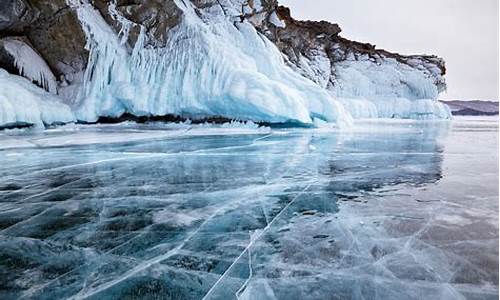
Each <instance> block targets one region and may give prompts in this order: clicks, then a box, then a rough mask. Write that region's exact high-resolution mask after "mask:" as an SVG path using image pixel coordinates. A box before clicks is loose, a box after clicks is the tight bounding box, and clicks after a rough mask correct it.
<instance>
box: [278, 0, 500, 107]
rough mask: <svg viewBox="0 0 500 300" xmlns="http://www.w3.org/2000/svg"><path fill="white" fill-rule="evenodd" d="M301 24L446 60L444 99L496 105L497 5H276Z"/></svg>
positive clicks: (319, 0) (461, 0) (454, 0)
mask: <svg viewBox="0 0 500 300" xmlns="http://www.w3.org/2000/svg"><path fill="white" fill-rule="evenodd" d="M279 2H280V4H282V5H285V6H288V7H290V8H291V12H292V16H293V17H294V18H295V19H300V20H327V21H331V22H334V23H338V24H339V25H340V27H341V28H342V33H341V35H342V36H343V37H346V38H349V39H353V40H357V41H360V42H368V43H371V44H375V45H376V46H377V48H382V49H386V50H389V51H395V52H398V53H401V54H435V55H438V56H440V57H443V58H444V59H445V61H446V67H447V75H446V80H447V83H448V91H447V92H445V93H443V94H442V95H441V98H442V99H446V100H453V99H458V100H472V99H478V100H493V101H498V84H499V83H498V80H499V78H498V0H406V1H404V0H380V1H374V0H279Z"/></svg>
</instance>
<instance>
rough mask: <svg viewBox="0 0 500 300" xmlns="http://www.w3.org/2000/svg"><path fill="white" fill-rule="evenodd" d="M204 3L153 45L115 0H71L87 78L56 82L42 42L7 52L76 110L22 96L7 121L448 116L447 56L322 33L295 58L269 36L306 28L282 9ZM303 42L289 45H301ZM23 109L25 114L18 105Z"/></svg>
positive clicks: (15, 45) (184, 8)
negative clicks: (393, 51)
mask: <svg viewBox="0 0 500 300" xmlns="http://www.w3.org/2000/svg"><path fill="white" fill-rule="evenodd" d="M195 3H196V2H192V1H188V0H172V3H170V4H172V5H174V6H175V9H173V10H176V9H178V10H179V16H178V17H179V20H177V19H175V22H177V21H178V23H176V25H172V26H170V25H168V26H167V25H166V26H165V27H161V26H160V27H158V26H156V27H155V28H154V30H164V34H165V35H164V37H165V41H164V44H161V46H158V45H156V44H155V41H153V42H151V37H152V36H151V32H150V31H151V28H147V27H146V26H145V25H144V24H139V23H134V22H133V21H131V20H129V19H127V18H126V17H125V16H124V15H122V13H121V11H120V10H119V9H117V7H116V3H115V2H114V1H111V2H110V3H109V4H108V7H107V8H103V7H100V9H107V10H108V11H107V12H105V13H103V14H104V15H106V16H108V17H109V18H111V19H113V20H112V21H111V22H110V20H109V18H105V17H103V14H102V11H98V10H97V9H96V8H95V7H94V5H93V4H91V2H89V1H88V0H67V4H68V5H69V6H70V7H71V9H73V10H74V11H75V12H76V15H77V18H78V20H77V23H78V21H79V23H80V25H77V26H81V29H82V30H83V33H82V35H85V36H86V42H87V44H86V48H87V49H88V51H89V58H88V63H87V65H86V68H84V69H82V70H80V71H79V73H75V74H76V75H75V74H69V75H71V76H72V77H75V76H76V77H75V78H78V80H69V81H64V82H61V84H60V85H59V90H58V88H57V87H58V86H57V81H56V79H55V77H54V75H53V74H52V72H51V70H50V68H49V67H48V65H47V63H46V62H45V61H44V60H43V58H41V57H40V56H39V55H38V54H37V52H36V51H35V50H33V49H32V48H31V47H30V46H28V45H27V44H24V43H23V42H22V41H19V40H16V39H14V38H8V39H4V40H5V41H4V48H5V50H6V51H7V52H8V53H9V54H11V55H12V56H13V57H14V59H15V65H16V67H18V68H19V70H20V73H21V74H22V75H23V76H24V77H26V78H28V79H29V80H31V81H34V82H37V83H38V84H39V85H40V86H42V87H44V88H45V89H46V90H48V91H50V92H51V93H53V94H56V93H59V97H61V98H64V101H65V103H67V104H68V105H69V106H70V107H71V111H72V113H71V112H69V108H68V107H67V106H61V109H62V110H64V111H65V113H64V114H63V115H61V116H60V117H59V118H57V117H56V116H55V115H53V117H52V118H48V119H47V120H45V119H44V118H42V117H40V118H38V119H35V118H33V117H32V116H34V115H37V114H38V113H37V109H34V111H28V110H32V108H31V106H20V105H18V103H22V102H16V103H15V104H16V107H17V109H16V111H17V113H16V114H11V113H6V112H7V111H10V112H12V111H14V110H12V107H13V105H14V104H13V102H12V100H5V101H4V102H5V104H4V105H2V108H1V109H2V110H3V112H4V117H3V118H4V120H6V121H5V122H3V121H2V122H1V123H0V125H2V124H7V123H11V122H18V123H22V122H24V123H28V124H32V123H33V124H42V123H51V122H52V123H53V122H56V121H57V122H62V123H63V122H65V120H74V119H76V120H78V121H83V122H96V121H98V119H99V118H100V117H111V118H115V117H120V116H121V115H123V114H125V113H127V114H131V115H134V116H166V115H177V116H182V117H185V118H191V119H195V118H201V119H203V118H206V117H214V116H217V117H225V118H228V119H235V120H243V121H245V120H252V121H254V122H269V123H283V122H299V123H305V124H312V125H314V124H319V123H322V122H328V123H333V124H336V125H337V126H339V127H342V126H345V125H349V124H351V122H352V119H353V118H412V119H430V118H449V117H450V112H449V110H448V109H447V107H446V106H445V105H443V104H440V103H439V102H437V101H436V99H437V97H438V95H439V93H440V92H441V91H442V89H443V87H444V86H445V84H444V79H443V78H442V73H444V72H442V70H441V69H440V66H441V63H440V61H437V62H436V61H435V60H432V59H434V58H429V57H419V56H414V57H404V56H399V55H393V56H390V55H389V56H384V55H379V54H378V53H379V52H377V51H378V50H377V51H375V52H376V53H377V55H379V56H378V58H373V57H370V56H369V55H365V54H363V55H361V54H359V53H357V52H356V51H357V50H356V47H354V46H347V52H342V51H346V50H345V49H340V48H335V47H333V48H331V49H330V48H328V49H327V47H324V45H323V44H321V43H322V42H317V39H320V40H324V39H328V38H326V37H325V35H324V34H319V35H317V36H316V35H315V37H314V38H313V42H311V45H312V46H311V45H310V46H309V47H310V49H309V50H308V55H302V54H300V53H298V54H297V57H296V59H295V61H294V62H293V63H291V62H290V57H288V56H287V55H288V54H289V53H288V54H287V53H286V51H285V52H283V49H282V48H278V46H279V41H278V40H279V39H278V40H276V39H273V37H272V36H271V35H270V32H272V30H274V32H275V33H276V32H278V31H280V30H281V31H287V30H290V29H289V28H290V27H292V29H291V30H294V29H293V28H294V26H295V27H297V25H296V24H295V23H290V20H288V19H286V18H284V17H283V15H282V14H280V13H279V11H278V8H276V7H274V8H273V7H272V5H271V6H270V4H269V3H267V2H261V1H242V0H231V1H225V3H224V5H223V4H221V3H220V2H218V4H219V5H207V6H203V8H200V7H197V6H196V5H195ZM276 5H277V4H276ZM176 13H177V12H176ZM176 17H177V16H176ZM110 23H113V25H114V27H112V26H111V25H110ZM312 23H314V22H312ZM265 24H267V25H265ZM290 24H291V25H290ZM294 24H295V25H294ZM289 25H290V26H289ZM323 25H324V24H323ZM323 25H320V27H321V26H323ZM266 26H268V27H266ZM314 26H316V25H314ZM324 26H326V25H324ZM329 26H333V27H335V26H336V25H335V26H334V25H332V24H330V25H329ZM298 27H299V28H300V26H298ZM327 27H328V26H327ZM117 28H119V29H118V30H117ZM305 28H306V29H304V30H305V33H304V32H302V31H300V30H299V35H297V36H306V37H305V39H307V36H309V34H310V33H311V32H314V29H311V28H309V27H307V26H306V27H305ZM271 29H272V30H271ZM332 30H333V29H332ZM339 30H340V29H339ZM117 31H118V33H117ZM131 33H133V34H131ZM331 38H333V37H331ZM314 39H316V40H314ZM332 43H333V44H335V43H338V41H336V40H332ZM281 46H282V45H281ZM281 46H280V47H281ZM80 47H83V46H80ZM296 48H297V47H296V46H295V48H293V46H292V50H293V51H295V50H296ZM352 49H355V50H352ZM351 50H352V51H351ZM293 51H292V52H293ZM332 51H333V52H332ZM338 51H341V52H342V53H337V52H338ZM349 51H351V52H349ZM299 52H300V51H299ZM346 53H347V54H346ZM394 56H396V57H399V58H398V59H396V58H393V57H394ZM400 59H404V60H405V61H401V60H400ZM436 59H437V58H436ZM84 70H85V71H84ZM83 72H85V73H84V74H83ZM82 74H83V75H82ZM64 75H65V77H64V78H69V77H68V74H64ZM3 76H4V77H6V76H5V75H3ZM12 78H14V77H12ZM80 78H81V80H80ZM16 80H17V79H16ZM23 88H24V90H22V91H21V93H32V90H33V89H31V88H30V89H28V90H27V89H26V86H25V85H24V84H23ZM9 90H10V88H9ZM7 92H8V91H2V93H3V94H6V93H7ZM36 94H37V95H38V94H40V95H42V94H41V93H39V92H37V93H36ZM59 97H57V96H54V100H53V101H48V100H47V101H45V102H43V103H42V102H39V101H37V105H36V107H49V106H51V103H56V102H57V101H59V100H60V99H59ZM43 98H44V99H48V98H50V97H48V96H46V95H44V96H43ZM9 99H12V95H10V98H9ZM30 99H32V98H30ZM37 99H38V98H37ZM7 101H9V102H7ZM25 101H28V100H25ZM54 101H55V102H54ZM22 109H24V110H26V111H24V112H22V113H21V110H22ZM50 111H53V110H50ZM47 113H48V112H47V111H46V114H47ZM70 114H71V117H69V115H70ZM72 114H74V117H73V115H72ZM14 115H15V116H16V117H13V116H14ZM24 116H25V117H24ZM28 116H29V117H28Z"/></svg>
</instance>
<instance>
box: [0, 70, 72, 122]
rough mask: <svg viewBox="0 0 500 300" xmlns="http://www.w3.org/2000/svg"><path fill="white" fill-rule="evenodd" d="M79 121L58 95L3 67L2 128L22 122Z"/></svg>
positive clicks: (0, 81) (0, 74)
mask: <svg viewBox="0 0 500 300" xmlns="http://www.w3.org/2000/svg"><path fill="white" fill-rule="evenodd" d="M73 121H75V117H74V115H73V113H72V112H71V109H70V107H69V106H67V105H66V104H64V103H62V102H61V100H60V98H59V97H58V96H56V95H53V94H50V93H48V92H46V91H45V90H43V89H41V88H39V87H37V86H35V85H34V84H32V83H31V82H30V81H29V80H28V79H26V78H23V77H21V76H17V75H12V74H9V73H8V72H7V71H5V70H3V69H0V128H2V127H11V126H12V127H14V126H19V125H34V126H36V127H43V126H44V125H45V124H47V125H50V124H56V123H69V122H73Z"/></svg>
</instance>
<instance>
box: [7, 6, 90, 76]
mask: <svg viewBox="0 0 500 300" xmlns="http://www.w3.org/2000/svg"><path fill="white" fill-rule="evenodd" d="M0 7H1V9H0V36H12V35H16V36H20V37H22V38H25V39H27V40H28V41H29V43H30V44H31V45H32V46H33V48H34V49H36V50H37V51H38V52H39V53H40V54H41V56H42V57H43V58H44V60H45V61H46V62H47V64H48V65H49V66H50V68H51V69H52V71H53V72H54V74H55V75H56V76H60V75H63V74H70V73H77V72H80V71H82V70H84V69H85V67H86V64H87V59H88V53H87V50H86V49H85V43H86V39H85V34H84V33H83V31H82V29H81V25H80V23H79V21H78V18H77V16H76V14H75V12H74V11H72V10H71V9H70V8H69V7H68V5H67V4H66V2H65V1H64V0H51V1H44V0H0ZM8 63H9V62H8V61H6V60H3V61H1V62H0V64H2V65H4V66H5V65H8Z"/></svg>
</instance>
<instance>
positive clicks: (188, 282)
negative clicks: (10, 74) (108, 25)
mask: <svg viewBox="0 0 500 300" xmlns="http://www.w3.org/2000/svg"><path fill="white" fill-rule="evenodd" d="M453 122H454V123H453V124H452V127H451V128H449V124H448V123H447V122H412V121H404V122H394V121H384V122H374V121H369V122H363V123H362V124H358V125H357V126H355V130H352V131H341V132H336V131H329V130H327V128H326V129H315V130H311V129H307V130H306V129H303V130H298V129H293V130H272V131H266V132H262V133H259V132H258V131H255V129H251V128H250V129H249V130H251V131H253V134H249V133H250V132H244V133H241V134H231V135H228V134H226V133H227V132H226V131H227V130H228V129H210V130H208V129H202V128H201V129H197V128H194V129H190V130H188V131H186V132H190V131H192V130H194V131H196V130H206V132H212V133H213V134H209V135H204V134H202V133H201V132H200V134H199V135H193V136H189V135H187V133H186V135H182V134H181V135H170V136H169V132H170V131H173V132H178V131H179V129H162V128H160V127H153V128H149V129H148V127H147V126H144V125H132V124H121V125H112V126H111V125H110V126H104V125H98V126H90V127H79V126H76V128H75V129H71V128H68V127H66V128H58V129H56V130H48V131H43V132H37V133H34V134H29V133H19V135H16V132H11V133H10V135H9V138H11V139H13V142H12V143H15V141H16V140H19V141H20V143H18V144H16V145H17V147H16V148H15V149H9V148H8V147H2V150H0V163H1V164H2V168H1V169H0V199H1V201H0V230H1V232H0V286H2V288H1V289H0V298H2V299H127V298H150V299H158V298H174V299H202V298H205V299H236V298H240V299H325V298H334V299H345V298H348V299H351V298H353V299H497V298H498V186H497V183H498V149H497V145H498V144H497V143H498V124H497V119H494V118H490V119H476V120H472V119H457V120H455V121H453ZM188 126H189V125H188ZM217 130H221V132H220V134H219V135H214V134H216V133H217ZM90 133H93V134H94V135H95V140H93V141H92V142H91V143H90V142H89V143H80V144H77V143H74V142H73V143H71V144H69V145H66V146H64V145H61V144H58V143H55V142H54V141H56V140H64V139H68V140H71V141H78V140H79V139H80V137H82V139H83V140H85V139H86V138H85V136H86V135H88V134H90ZM118 133H123V134H124V135H125V138H123V140H122V141H121V142H119V141H117V140H115V141H114V143H109V142H108V140H109V135H113V134H114V135H118ZM148 134H149V135H150V136H149V137H147V136H146V135H148ZM135 135H138V136H141V138H140V139H135V140H134V138H133V137H134V136H135ZM99 136H100V137H101V139H99ZM0 140H2V141H3V137H2V138H0ZM26 141H32V142H39V145H38V146H37V147H32V146H29V145H27V144H26Z"/></svg>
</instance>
